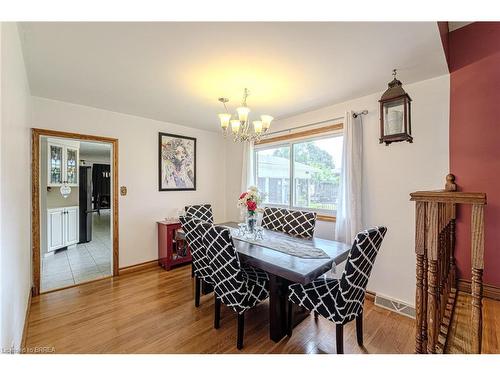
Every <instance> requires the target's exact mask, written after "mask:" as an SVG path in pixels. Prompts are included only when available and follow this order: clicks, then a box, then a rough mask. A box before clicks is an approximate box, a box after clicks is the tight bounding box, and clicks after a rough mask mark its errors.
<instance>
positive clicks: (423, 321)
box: [410, 174, 486, 353]
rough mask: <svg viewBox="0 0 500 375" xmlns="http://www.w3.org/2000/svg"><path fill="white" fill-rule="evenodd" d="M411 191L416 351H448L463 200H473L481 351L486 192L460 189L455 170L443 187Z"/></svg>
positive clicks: (475, 319)
mask: <svg viewBox="0 0 500 375" xmlns="http://www.w3.org/2000/svg"><path fill="white" fill-rule="evenodd" d="M410 196H411V200H412V201H415V204H416V207H415V208H416V210H415V212H416V224H415V225H416V232H415V253H416V258H417V259H416V262H417V290H416V296H415V309H416V325H417V329H416V335H415V352H416V353H443V352H444V350H445V347H446V342H447V338H448V331H449V327H450V324H451V320H452V315H453V309H454V306H455V299H456V293H457V275H456V267H455V254H454V250H455V220H456V208H457V205H460V204H462V205H471V206H472V220H471V234H472V236H471V237H472V244H471V245H472V247H471V257H472V258H471V259H472V285H471V289H472V314H471V327H472V337H471V340H472V343H471V348H472V352H473V353H481V337H482V315H481V307H482V294H483V290H482V288H483V282H482V275H483V269H484V257H483V255H484V206H485V204H486V194H485V193H466V192H458V191H457V187H456V184H455V176H453V175H451V174H449V175H448V176H446V186H445V189H444V190H439V191H417V192H414V193H411V194H410Z"/></svg>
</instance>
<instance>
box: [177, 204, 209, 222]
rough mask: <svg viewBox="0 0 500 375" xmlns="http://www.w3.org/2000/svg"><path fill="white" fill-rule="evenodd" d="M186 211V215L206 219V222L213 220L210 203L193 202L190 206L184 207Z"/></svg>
mask: <svg viewBox="0 0 500 375" xmlns="http://www.w3.org/2000/svg"><path fill="white" fill-rule="evenodd" d="M184 210H185V211H186V216H188V217H195V218H197V219H200V220H203V221H206V222H207V223H213V222H214V215H213V213H212V205H211V204H195V205H191V206H186V207H184Z"/></svg>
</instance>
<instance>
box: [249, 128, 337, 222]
mask: <svg viewBox="0 0 500 375" xmlns="http://www.w3.org/2000/svg"><path fill="white" fill-rule="evenodd" d="M343 135H344V127H343V124H335V125H330V126H326V127H324V128H316V129H312V130H309V131H303V132H297V133H290V134H288V135H285V136H277V137H274V138H266V139H264V140H263V141H261V142H259V143H256V144H255V145H254V150H253V155H252V158H253V174H254V179H255V182H256V183H257V181H258V178H259V176H258V163H257V152H258V151H263V150H269V149H274V148H279V147H288V148H289V149H290V160H289V162H290V166H289V169H290V170H289V176H290V191H289V197H288V201H289V204H288V205H282V204H274V203H266V206H268V207H279V208H288V209H291V210H301V211H309V212H315V213H316V214H317V219H318V220H321V221H335V220H336V216H337V211H336V210H325V209H311V208H308V207H298V206H295V205H294V203H295V201H294V199H295V186H294V185H295V182H294V151H293V148H294V147H293V146H294V145H295V144H298V143H304V142H308V141H316V140H319V139H325V138H332V137H340V136H343Z"/></svg>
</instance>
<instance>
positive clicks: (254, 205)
mask: <svg viewBox="0 0 500 375" xmlns="http://www.w3.org/2000/svg"><path fill="white" fill-rule="evenodd" d="M247 208H248V211H255V210H256V209H257V203H255V202H254V201H247Z"/></svg>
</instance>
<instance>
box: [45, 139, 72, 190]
mask: <svg viewBox="0 0 500 375" xmlns="http://www.w3.org/2000/svg"><path fill="white" fill-rule="evenodd" d="M47 151H48V171H47V172H48V173H47V175H48V181H47V186H61V185H69V186H78V165H79V150H78V148H77V147H74V146H69V145H65V144H63V143H56V142H50V141H49V142H48V143H47Z"/></svg>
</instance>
